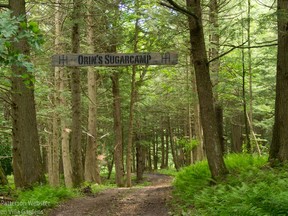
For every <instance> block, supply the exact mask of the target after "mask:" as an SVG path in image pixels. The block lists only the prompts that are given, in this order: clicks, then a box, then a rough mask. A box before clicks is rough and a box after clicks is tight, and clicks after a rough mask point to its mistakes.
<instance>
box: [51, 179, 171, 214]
mask: <svg viewBox="0 0 288 216" xmlns="http://www.w3.org/2000/svg"><path fill="white" fill-rule="evenodd" d="M146 178H147V181H149V182H151V186H147V187H143V188H137V187H136V188H115V189H109V190H105V191H103V192H101V193H98V194H96V195H93V196H86V197H81V198H77V199H73V200H69V201H67V202H65V203H63V204H61V205H60V206H59V207H57V208H55V209H53V210H52V211H50V212H49V213H48V215H49V216H86V215H87V216H88V215H91V216H142V215H143V216H167V215H170V214H169V201H170V199H171V190H172V187H171V182H172V178H171V177H169V176H166V175H161V174H148V175H146Z"/></svg>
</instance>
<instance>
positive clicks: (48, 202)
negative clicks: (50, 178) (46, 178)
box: [0, 185, 78, 215]
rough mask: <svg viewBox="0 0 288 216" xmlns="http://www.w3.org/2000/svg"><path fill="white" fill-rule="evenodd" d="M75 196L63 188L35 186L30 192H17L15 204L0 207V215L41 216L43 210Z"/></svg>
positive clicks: (71, 191) (75, 193)
mask: <svg viewBox="0 0 288 216" xmlns="http://www.w3.org/2000/svg"><path fill="white" fill-rule="evenodd" d="M77 195H78V193H77V191H75V190H73V189H69V188H65V187H57V188H53V187H51V186H48V185H43V186H36V187H34V188H33V189H31V190H25V191H19V193H18V198H17V201H16V202H10V203H6V204H5V205H2V206H0V215H43V214H44V211H43V209H45V208H51V207H54V206H55V205H56V204H58V203H59V202H60V201H62V200H65V199H68V198H72V197H75V196H77Z"/></svg>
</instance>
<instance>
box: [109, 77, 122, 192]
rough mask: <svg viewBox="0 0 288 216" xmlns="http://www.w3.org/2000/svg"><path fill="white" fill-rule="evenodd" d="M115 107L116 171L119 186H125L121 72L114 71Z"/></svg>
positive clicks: (112, 78) (113, 90) (113, 91)
mask: <svg viewBox="0 0 288 216" xmlns="http://www.w3.org/2000/svg"><path fill="white" fill-rule="evenodd" d="M111 80H112V93H113V107H114V133H115V138H114V139H115V144H114V160H115V171H116V184H117V186H118V187H123V186H124V166H123V139H122V120H121V98H120V87H119V74H118V73H117V72H114V73H113V75H112V76H111Z"/></svg>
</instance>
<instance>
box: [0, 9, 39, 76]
mask: <svg viewBox="0 0 288 216" xmlns="http://www.w3.org/2000/svg"><path fill="white" fill-rule="evenodd" d="M19 27H21V30H20V31H19ZM0 32H1V33H0V60H1V62H2V65H4V66H9V65H12V64H16V65H19V66H24V67H26V68H27V70H28V71H32V69H33V67H32V64H31V63H29V61H28V60H29V58H28V56H25V55H23V54H21V53H18V51H15V50H13V49H12V43H15V42H18V41H19V40H21V39H27V41H28V42H29V45H30V46H31V47H33V48H35V49H36V50H37V49H38V50H39V49H40V46H41V44H43V43H44V38H43V35H42V33H41V32H40V29H39V27H38V25H37V23H36V22H29V23H26V21H25V19H24V18H23V17H22V16H20V17H13V16H11V12H10V11H4V12H2V13H1V17H0Z"/></svg>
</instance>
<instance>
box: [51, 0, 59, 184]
mask: <svg viewBox="0 0 288 216" xmlns="http://www.w3.org/2000/svg"><path fill="white" fill-rule="evenodd" d="M60 3H61V1H60V0H56V1H55V20H54V24H55V41H54V43H55V51H56V52H59V50H61V46H60V37H61V12H60V8H59V5H60ZM60 71H61V69H60V68H59V67H55V69H54V89H55V92H54V101H53V102H54V104H53V105H54V112H53V125H52V142H51V147H49V151H48V153H49V154H48V157H49V159H48V161H49V162H50V163H48V165H49V166H50V167H49V168H48V171H49V173H48V176H49V183H50V184H51V185H52V186H56V187H57V186H59V184H60V175H59V143H60V127H61V124H60V117H59V111H58V109H57V108H58V107H59V106H60V82H61V81H60Z"/></svg>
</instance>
